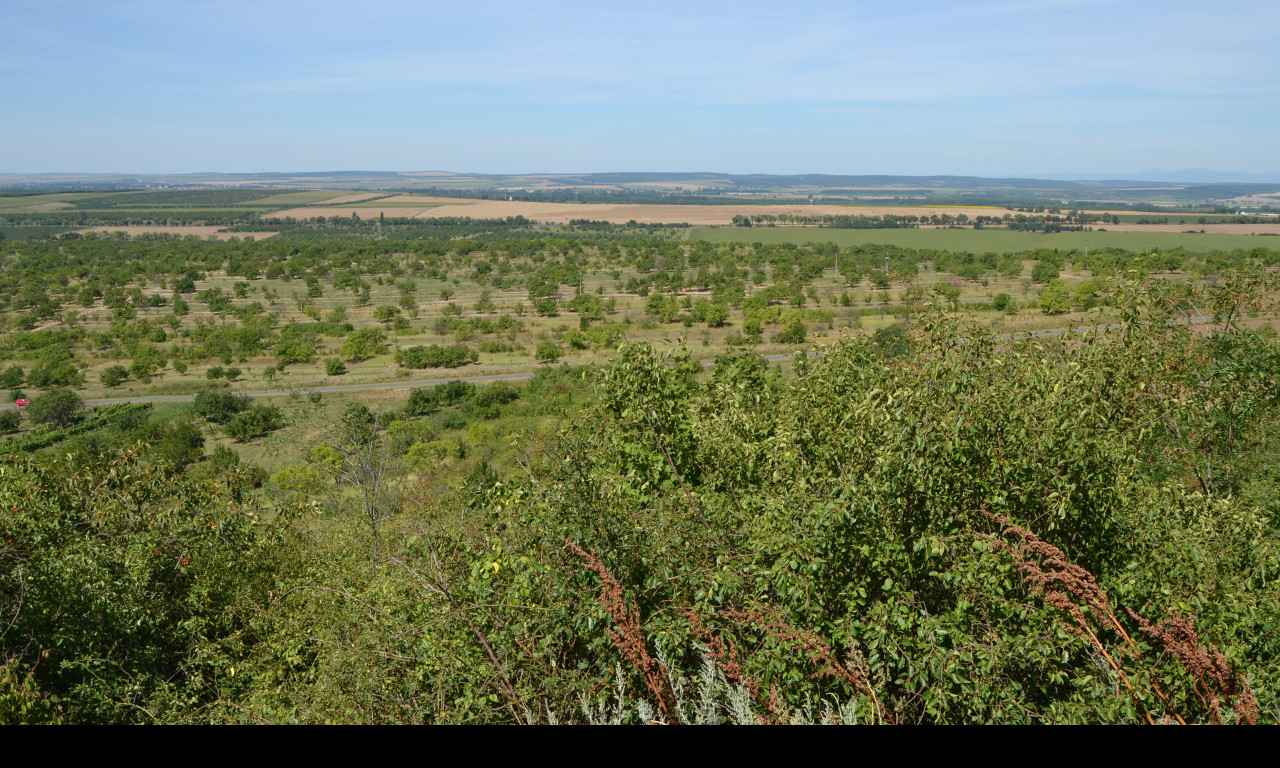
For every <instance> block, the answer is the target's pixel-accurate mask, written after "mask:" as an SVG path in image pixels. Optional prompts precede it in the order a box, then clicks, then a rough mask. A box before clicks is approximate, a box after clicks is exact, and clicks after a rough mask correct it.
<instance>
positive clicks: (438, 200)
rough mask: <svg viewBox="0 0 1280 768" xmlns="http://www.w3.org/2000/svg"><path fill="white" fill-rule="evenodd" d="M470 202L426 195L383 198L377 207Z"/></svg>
mask: <svg viewBox="0 0 1280 768" xmlns="http://www.w3.org/2000/svg"><path fill="white" fill-rule="evenodd" d="M469 202H471V201H470V200H465V199H464V200H459V199H458V198H456V197H428V196H427V195H396V196H394V197H384V198H382V199H381V200H379V201H378V205H459V204H466V203H469Z"/></svg>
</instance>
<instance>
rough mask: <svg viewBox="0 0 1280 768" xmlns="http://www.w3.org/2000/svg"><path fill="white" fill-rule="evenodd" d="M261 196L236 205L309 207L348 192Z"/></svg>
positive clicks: (336, 190)
mask: <svg viewBox="0 0 1280 768" xmlns="http://www.w3.org/2000/svg"><path fill="white" fill-rule="evenodd" d="M262 192H263V196H262V197H260V198H255V199H253V200H246V201H245V202H242V203H237V205H250V206H255V207H262V206H275V205H311V204H313V203H323V202H324V201H326V200H332V199H333V198H335V197H342V196H343V195H347V194H350V192H347V191H344V190H340V189H304V190H302V191H300V192H282V193H280V194H278V195H272V194H268V190H262Z"/></svg>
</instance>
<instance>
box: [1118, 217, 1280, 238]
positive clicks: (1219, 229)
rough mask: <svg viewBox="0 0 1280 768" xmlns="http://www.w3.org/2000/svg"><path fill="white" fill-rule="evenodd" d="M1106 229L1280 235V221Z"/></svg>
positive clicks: (1133, 225) (1144, 225)
mask: <svg viewBox="0 0 1280 768" xmlns="http://www.w3.org/2000/svg"><path fill="white" fill-rule="evenodd" d="M1095 228H1096V226H1095ZM1104 228H1105V229H1106V230H1107V231H1108V232H1187V231H1195V232H1204V233H1205V234H1212V235H1280V219H1277V221H1276V223H1274V224H1190V223H1188V224H1107V225H1106V226H1105V227H1104Z"/></svg>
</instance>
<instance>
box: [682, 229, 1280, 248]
mask: <svg viewBox="0 0 1280 768" xmlns="http://www.w3.org/2000/svg"><path fill="white" fill-rule="evenodd" d="M1188 226H1190V225H1188ZM689 239H690V240H705V241H707V242H712V243H755V242H760V243H835V244H836V245H841V246H850V245H862V244H863V243H884V244H888V245H897V246H901V247H904V248H936V249H947V250H953V251H971V252H975V253H978V252H986V251H995V252H997V253H1016V252H1019V251H1031V250H1035V249H1037V248H1051V249H1058V250H1064V251H1069V250H1073V249H1080V250H1083V249H1084V248H1085V247H1086V246H1087V247H1089V248H1122V249H1124V250H1128V251H1145V250H1149V249H1153V248H1155V249H1170V248H1184V249H1186V250H1188V251H1192V252H1195V253H1207V252H1209V251H1231V250H1235V249H1237V248H1242V249H1245V250H1248V249H1251V248H1275V247H1280V237H1269V236H1266V235H1207V234H1206V235H1199V234H1195V235H1191V234H1183V233H1180V232H1151V233H1147V232H1097V231H1094V232H1057V233H1054V234H1038V233H1035V232H1009V231H1006V230H998V229H991V230H977V231H975V230H972V229H819V228H816V227H752V228H742V227H734V228H726V227H698V228H695V229H691V230H689Z"/></svg>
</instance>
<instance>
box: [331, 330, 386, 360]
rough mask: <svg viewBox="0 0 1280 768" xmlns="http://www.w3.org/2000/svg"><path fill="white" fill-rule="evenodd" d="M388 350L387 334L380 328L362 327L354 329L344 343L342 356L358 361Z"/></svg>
mask: <svg viewBox="0 0 1280 768" xmlns="http://www.w3.org/2000/svg"><path fill="white" fill-rule="evenodd" d="M386 351H387V334H386V333H385V332H384V331H382V330H381V329H379V328H361V329H360V330H358V331H352V332H351V334H350V335H348V336H347V340H346V342H345V343H344V344H343V345H342V357H343V358H344V359H346V360H347V361H349V362H353V363H358V362H360V361H361V360H368V359H369V358H371V357H377V356H378V355H381V354H382V353H383V352H386Z"/></svg>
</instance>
